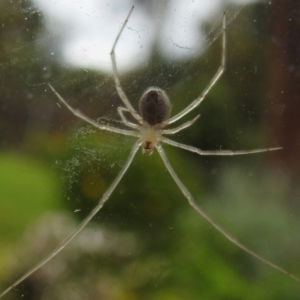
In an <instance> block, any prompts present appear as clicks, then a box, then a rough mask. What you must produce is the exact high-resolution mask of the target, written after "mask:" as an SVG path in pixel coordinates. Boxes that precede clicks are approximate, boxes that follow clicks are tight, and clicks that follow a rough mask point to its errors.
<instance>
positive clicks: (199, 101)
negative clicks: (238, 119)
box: [166, 13, 226, 124]
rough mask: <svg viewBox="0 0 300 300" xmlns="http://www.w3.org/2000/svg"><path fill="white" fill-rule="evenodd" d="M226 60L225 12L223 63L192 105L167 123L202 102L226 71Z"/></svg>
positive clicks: (224, 21) (177, 118) (170, 122)
mask: <svg viewBox="0 0 300 300" xmlns="http://www.w3.org/2000/svg"><path fill="white" fill-rule="evenodd" d="M225 62H226V14H225V13H224V16H223V26H222V52H221V65H220V67H219V69H218V71H217V73H216V74H215V75H214V77H213V78H212V80H211V81H210V83H209V84H208V86H207V87H206V88H205V89H204V91H203V92H202V93H201V94H200V96H199V97H198V98H197V99H196V100H194V101H193V102H192V103H191V104H190V105H188V106H187V107H186V108H185V109H183V110H182V111H181V112H180V113H178V114H177V115H175V116H173V117H172V118H170V119H169V120H167V122H166V123H167V124H172V123H174V122H176V121H177V120H179V119H180V118H182V117H183V116H185V115H186V114H187V113H189V112H190V111H191V110H193V109H194V108H196V107H197V106H198V105H200V103H201V102H202V101H203V100H204V98H205V96H206V95H207V93H208V92H209V91H210V89H211V88H212V87H213V86H214V85H215V83H216V82H217V81H218V80H219V78H220V77H221V75H222V74H223V73H224V70H225Z"/></svg>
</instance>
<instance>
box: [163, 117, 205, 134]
mask: <svg viewBox="0 0 300 300" xmlns="http://www.w3.org/2000/svg"><path fill="white" fill-rule="evenodd" d="M199 117H200V115H198V116H196V117H195V118H194V119H192V120H190V121H187V122H186V123H183V124H181V125H180V126H178V127H175V128H172V129H164V130H162V134H175V133H177V132H179V131H181V130H183V129H185V128H187V127H190V126H191V125H193V124H194V123H195V122H196V121H197V120H198V118H199Z"/></svg>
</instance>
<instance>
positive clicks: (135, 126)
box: [118, 107, 140, 129]
mask: <svg viewBox="0 0 300 300" xmlns="http://www.w3.org/2000/svg"><path fill="white" fill-rule="evenodd" d="M124 112H129V113H132V112H131V111H130V110H129V109H128V108H125V107H118V113H119V115H120V117H121V119H122V121H123V123H124V124H125V125H126V126H127V127H131V128H134V129H139V127H140V126H139V125H137V124H134V123H131V122H129V121H128V120H127V119H126V117H125V115H124Z"/></svg>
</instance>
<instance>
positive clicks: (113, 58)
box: [110, 6, 142, 123]
mask: <svg viewBox="0 0 300 300" xmlns="http://www.w3.org/2000/svg"><path fill="white" fill-rule="evenodd" d="M133 9H134V6H132V8H131V9H130V11H129V13H128V15H127V17H126V19H125V21H124V23H123V25H122V27H121V29H120V31H119V33H118V35H117V37H116V39H115V42H114V44H113V47H112V49H111V52H110V56H111V61H112V67H113V75H114V80H115V85H116V89H117V92H118V95H119V97H120V98H121V100H122V101H123V103H124V104H125V106H126V107H127V108H128V110H129V112H130V113H131V114H132V116H133V117H134V118H135V119H136V120H137V121H138V122H139V123H141V122H142V117H141V116H140V115H139V114H138V113H137V112H136V110H135V109H134V108H133V106H132V105H131V103H130V101H129V100H128V98H127V96H126V94H125V92H124V91H123V89H122V86H121V83H120V79H119V74H118V69H117V63H116V55H115V48H116V45H117V43H118V41H119V38H120V36H121V34H122V32H123V30H124V28H125V26H126V24H127V22H128V20H129V17H130V15H131V13H132V11H133Z"/></svg>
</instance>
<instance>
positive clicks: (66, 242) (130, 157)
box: [0, 140, 141, 298]
mask: <svg viewBox="0 0 300 300" xmlns="http://www.w3.org/2000/svg"><path fill="white" fill-rule="evenodd" d="M140 144H141V142H140V140H138V141H137V142H136V143H135V145H134V146H133V147H132V150H131V152H130V155H129V157H128V159H127V162H126V163H125V165H124V166H123V168H122V170H121V171H120V173H119V174H118V176H117V177H116V178H115V179H114V181H113V182H112V184H111V185H110V186H109V188H108V189H107V191H106V192H105V193H104V194H103V196H102V198H101V199H100V200H99V203H98V204H97V206H96V207H95V208H94V209H93V210H92V211H91V212H90V214H89V215H88V216H87V217H86V218H85V219H84V220H83V221H82V222H81V223H80V225H79V226H78V227H77V228H76V229H75V230H74V231H73V232H72V233H71V234H70V235H69V236H68V237H67V238H66V239H65V240H64V241H63V242H62V243H61V244H60V245H59V246H58V247H57V248H56V249H54V250H53V251H52V252H51V253H50V254H49V255H48V256H47V257H46V258H44V259H43V260H42V261H41V262H39V263H38V264H37V265H36V266H34V267H33V268H32V269H30V270H29V271H28V272H26V273H25V274H24V275H23V276H22V277H20V278H19V279H18V280H17V281H16V282H15V283H13V284H12V285H11V286H10V287H8V288H7V289H6V290H5V291H4V292H3V293H2V294H0V298H1V297H3V296H4V295H5V294H6V293H8V292H9V291H10V290H11V289H13V288H14V287H15V286H17V285H18V284H19V283H21V282H22V281H23V280H24V279H26V278H27V277H28V276H30V275H31V274H32V273H34V272H35V271H36V270H38V269H39V268H41V267H42V266H43V265H45V264H46V263H47V262H48V261H49V260H51V259H52V258H53V257H54V256H55V255H57V254H58V253H59V252H60V251H61V250H63V249H64V248H65V247H66V246H67V245H68V244H69V243H70V242H71V241H72V240H73V239H74V238H75V237H76V236H77V234H78V233H79V232H80V231H81V230H82V229H83V228H84V227H85V226H86V225H87V224H88V223H89V222H90V221H91V219H92V218H93V217H94V216H95V215H96V214H97V213H98V212H99V210H100V209H101V208H102V206H103V205H104V203H105V202H106V201H107V200H108V199H109V197H110V195H111V194H112V192H113V191H114V190H115V188H116V187H117V185H118V184H119V182H120V180H121V179H122V177H123V176H124V174H125V173H126V171H127V169H128V168H129V166H130V164H131V162H132V160H133V158H134V156H135V154H136V152H137V150H138V149H139V146H140Z"/></svg>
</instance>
